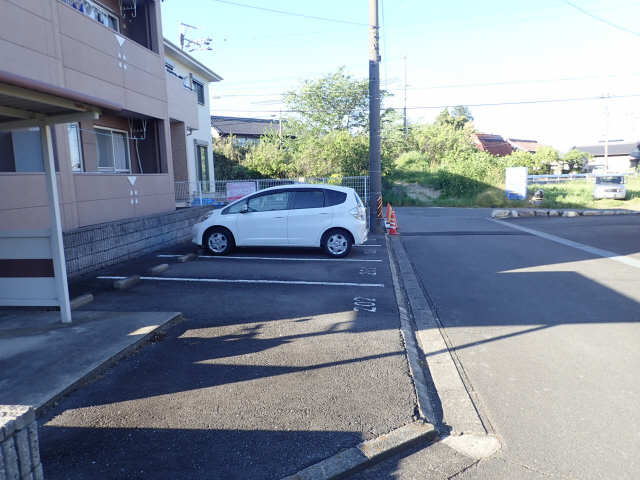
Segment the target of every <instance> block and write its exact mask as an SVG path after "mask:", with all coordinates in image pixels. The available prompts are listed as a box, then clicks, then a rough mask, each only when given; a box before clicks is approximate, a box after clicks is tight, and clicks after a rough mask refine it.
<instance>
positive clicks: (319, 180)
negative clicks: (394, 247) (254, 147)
mask: <svg viewBox="0 0 640 480" xmlns="http://www.w3.org/2000/svg"><path fill="white" fill-rule="evenodd" d="M301 183H304V184H315V185H318V184H324V185H338V186H342V187H350V188H353V189H354V190H355V191H356V192H358V195H359V196H360V198H361V199H362V202H363V203H364V204H365V206H368V201H369V177H368V176H358V177H341V176H332V177H304V178H295V179H294V178H255V179H248V180H216V181H202V182H187V181H182V182H175V192H176V205H177V206H178V207H191V206H199V205H223V204H226V203H229V202H232V201H234V200H237V199H238V198H240V197H243V196H244V195H247V194H249V193H253V192H257V191H260V190H263V189H265V188H269V187H277V186H280V185H293V184H301Z"/></svg>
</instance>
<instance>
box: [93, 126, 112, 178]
mask: <svg viewBox="0 0 640 480" xmlns="http://www.w3.org/2000/svg"><path fill="white" fill-rule="evenodd" d="M96 143H97V145H98V168H101V169H106V170H112V169H113V141H112V140H111V132H109V131H106V130H96Z"/></svg>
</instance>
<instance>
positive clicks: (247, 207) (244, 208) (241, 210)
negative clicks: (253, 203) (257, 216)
mask: <svg viewBox="0 0 640 480" xmlns="http://www.w3.org/2000/svg"><path fill="white" fill-rule="evenodd" d="M248 212H249V205H247V204H246V203H245V204H244V205H243V206H242V208H241V209H240V213H248Z"/></svg>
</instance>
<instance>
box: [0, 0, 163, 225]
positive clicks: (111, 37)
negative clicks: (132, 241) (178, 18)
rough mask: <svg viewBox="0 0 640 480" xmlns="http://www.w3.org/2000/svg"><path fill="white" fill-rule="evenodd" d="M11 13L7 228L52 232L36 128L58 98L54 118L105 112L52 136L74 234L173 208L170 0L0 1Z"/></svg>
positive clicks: (0, 161) (2, 109)
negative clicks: (164, 7)
mask: <svg viewBox="0 0 640 480" xmlns="http://www.w3.org/2000/svg"><path fill="white" fill-rule="evenodd" d="M0 12H2V14H1V15H0V116H1V117H2V118H0V122H2V120H4V121H7V122H10V121H12V122H11V123H5V124H4V127H3V126H2V125H0V192H2V194H3V195H2V196H3V200H2V202H0V230H2V231H14V230H32V229H43V228H48V227H49V225H50V222H49V220H50V215H49V206H48V199H47V191H46V188H44V185H45V174H44V164H43V158H44V156H43V153H44V152H43V147H42V145H44V144H43V142H41V127H39V126H37V122H36V125H35V126H28V125H29V124H28V122H25V120H28V119H39V118H42V115H44V114H45V113H47V112H46V111H44V110H43V109H39V108H37V107H36V104H37V99H38V98H39V97H38V95H40V96H44V95H51V94H52V93H57V94H58V95H57V96H56V98H57V100H56V101H53V104H48V105H49V110H51V111H52V112H53V111H54V110H52V109H53V107H54V106H55V105H56V102H57V105H58V106H59V107H63V106H66V107H68V108H67V109H66V110H64V111H65V112H76V111H77V110H78V108H74V104H75V106H76V107H77V106H79V105H84V106H86V105H93V106H95V107H96V108H92V109H89V110H91V115H85V116H80V117H79V116H77V115H76V116H74V115H70V116H69V117H68V118H69V119H72V120H77V121H72V122H68V123H61V121H62V120H64V117H62V116H61V117H59V118H58V121H56V122H55V123H56V124H55V126H52V127H51V132H52V133H51V136H52V146H53V148H52V153H53V157H54V160H55V170H56V174H55V177H56V181H57V188H58V192H59V203H60V216H61V223H62V228H63V230H65V231H68V230H73V229H76V228H78V227H82V226H86V225H93V224H98V223H101V222H109V221H114V220H120V219H124V218H131V217H139V216H143V215H149V214H154V213H160V212H168V211H171V210H174V209H175V198H174V183H173V165H172V158H171V130H170V122H169V116H168V103H167V80H166V77H167V73H166V70H165V65H164V64H165V61H164V58H165V56H164V44H163V37H162V26H161V12H160V0H100V1H97V0H29V1H24V0H0ZM79 98H81V99H83V100H84V102H79V101H78V99H79ZM16 99H18V100H20V101H19V102H18V103H19V105H18V103H16V102H17V100H16ZM16 106H20V108H16ZM85 110H86V109H85ZM21 122H22V123H21ZM24 125H27V126H24ZM8 127H16V128H11V129H9V128H8ZM18 127H21V128H18Z"/></svg>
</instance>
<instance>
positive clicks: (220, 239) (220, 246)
mask: <svg viewBox="0 0 640 480" xmlns="http://www.w3.org/2000/svg"><path fill="white" fill-rule="evenodd" d="M203 243H204V247H205V248H206V249H207V252H209V254H211V255H226V254H228V253H229V252H231V251H232V250H233V247H234V246H235V243H234V240H233V235H231V232H230V231H229V230H227V229H226V228H219V227H217V228H212V229H210V230H208V231H207V233H206V234H205V236H204V242H203Z"/></svg>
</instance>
